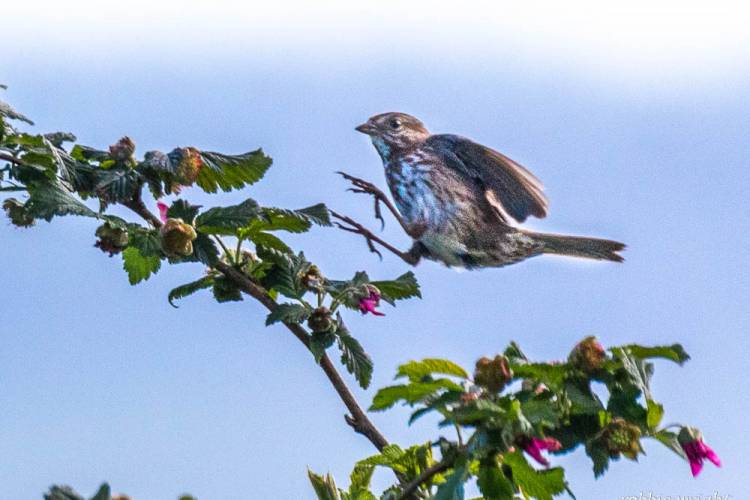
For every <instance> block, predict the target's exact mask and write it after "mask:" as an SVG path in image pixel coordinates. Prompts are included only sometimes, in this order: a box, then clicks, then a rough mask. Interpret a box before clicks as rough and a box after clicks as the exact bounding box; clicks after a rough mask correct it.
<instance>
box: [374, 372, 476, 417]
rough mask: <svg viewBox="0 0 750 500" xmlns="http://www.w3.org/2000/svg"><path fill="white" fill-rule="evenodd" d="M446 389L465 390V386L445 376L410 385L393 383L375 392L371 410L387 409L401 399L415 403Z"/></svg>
mask: <svg viewBox="0 0 750 500" xmlns="http://www.w3.org/2000/svg"><path fill="white" fill-rule="evenodd" d="M444 389H447V390H449V391H456V392H463V388H462V387H461V386H460V385H458V384H456V383H455V382H453V381H452V380H449V379H445V378H443V379H437V380H432V381H429V382H421V383H411V384H408V385H392V386H389V387H384V388H382V389H380V390H379V391H378V392H377V393H376V394H375V397H374V398H373V400H372V405H371V406H370V410H372V411H378V410H385V409H388V408H390V407H391V406H393V405H395V404H396V403H398V402H399V401H401V400H403V401H405V402H406V403H409V404H414V403H417V402H419V401H422V400H424V399H425V398H427V397H428V396H432V395H434V394H435V393H437V392H439V391H442V390H444Z"/></svg>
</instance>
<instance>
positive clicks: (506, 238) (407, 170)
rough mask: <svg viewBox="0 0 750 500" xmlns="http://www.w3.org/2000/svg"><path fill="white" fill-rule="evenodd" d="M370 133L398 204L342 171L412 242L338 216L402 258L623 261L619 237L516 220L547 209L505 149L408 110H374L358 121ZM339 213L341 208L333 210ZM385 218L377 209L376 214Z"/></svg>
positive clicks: (536, 184) (536, 185) (455, 262)
mask: <svg viewBox="0 0 750 500" xmlns="http://www.w3.org/2000/svg"><path fill="white" fill-rule="evenodd" d="M356 130H357V131H358V132H361V133H363V134H366V135H368V136H369V137H370V139H371V140H372V144H373V145H374V146H375V149H376V150H377V152H378V154H379V155H380V158H381V159H382V161H383V167H384V168H385V177H386V180H387V183H388V187H389V188H390V191H391V195H392V196H393V201H394V202H395V206H394V205H393V204H392V203H390V201H389V200H388V199H387V197H386V196H385V195H384V194H383V193H382V192H380V191H379V190H378V189H377V188H376V187H375V186H374V185H372V184H371V183H368V182H366V181H362V180H361V179H357V178H355V177H351V176H348V175H346V174H343V175H344V176H345V177H346V178H347V179H349V180H350V181H352V182H353V183H354V185H355V187H356V189H354V191H357V192H367V193H370V194H373V195H375V197H376V203H375V204H376V215H378V216H380V213H379V205H378V202H379V201H382V202H384V203H385V205H386V206H387V207H388V208H389V209H390V210H391V212H393V215H394V216H395V217H396V219H397V220H398V221H399V223H400V224H401V226H402V227H403V228H404V230H405V231H406V233H407V234H408V235H409V236H410V237H411V238H412V239H413V241H414V243H413V245H412V247H411V249H410V250H408V251H407V252H401V251H399V250H398V249H396V248H394V247H392V246H391V245H389V244H387V243H385V242H383V241H382V240H381V239H379V238H377V237H375V236H374V235H372V233H370V232H369V231H367V230H365V229H364V228H363V227H362V226H361V225H359V224H356V223H354V221H352V220H351V219H349V218H348V217H346V218H343V217H342V216H339V218H340V219H342V220H344V219H346V220H344V222H347V223H349V224H350V225H353V226H354V228H351V227H350V228H345V229H348V230H350V231H352V232H358V233H360V234H363V235H364V236H365V237H366V238H367V240H368V244H369V245H370V248H371V249H372V250H374V248H373V244H372V241H376V242H377V243H379V244H381V245H383V246H385V247H386V248H387V249H388V250H390V251H392V252H394V253H396V254H397V255H399V256H400V257H401V258H403V259H404V260H405V261H406V262H408V263H410V264H412V265H416V264H417V263H418V262H419V261H420V260H421V259H422V258H426V259H430V260H434V261H438V262H441V263H443V264H445V265H447V266H449V267H461V268H466V269H477V268H484V267H501V266H505V265H508V264H513V263H516V262H520V261H522V260H524V259H527V258H529V257H534V256H537V255H544V254H555V255H565V256H570V257H581V258H586V259H598V260H608V261H613V262H622V261H623V258H622V256H620V255H619V254H618V253H617V252H619V251H621V250H623V249H624V248H625V245H624V244H623V243H619V242H617V241H612V240H607V239H599V238H587V237H579V236H567V235H560V234H548V233H540V232H535V231H530V230H527V229H523V228H521V227H518V226H517V225H516V223H522V222H524V221H525V220H526V219H527V218H528V217H530V216H532V217H538V218H543V217H545V216H546V215H547V208H548V202H547V198H546V196H545V195H544V193H543V186H542V183H541V182H540V181H539V179H537V178H536V177H535V176H534V175H533V174H532V173H531V172H529V171H528V170H527V169H526V168H524V167H523V166H521V165H519V164H518V163H517V162H515V161H513V160H511V159H510V158H508V157H507V156H505V155H503V154H501V153H499V152H497V151H495V150H493V149H491V148H489V147H487V146H483V145H481V144H478V143H476V142H474V141H472V140H470V139H467V138H465V137H461V136H458V135H453V134H431V133H430V132H429V130H427V128H426V127H425V126H424V124H423V123H422V122H421V121H419V120H418V119H417V118H415V117H413V116H411V115H408V114H406V113H383V114H379V115H375V116H373V117H372V118H370V119H369V120H367V122H366V123H363V124H362V125H360V126H358V127H356ZM336 215H338V214H336ZM380 218H381V220H382V217H380Z"/></svg>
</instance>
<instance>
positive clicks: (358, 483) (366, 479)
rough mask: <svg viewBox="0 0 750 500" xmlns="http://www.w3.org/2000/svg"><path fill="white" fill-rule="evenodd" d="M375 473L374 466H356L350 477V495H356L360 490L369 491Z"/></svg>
mask: <svg viewBox="0 0 750 500" xmlns="http://www.w3.org/2000/svg"><path fill="white" fill-rule="evenodd" d="M373 472H375V467H374V466H372V465H360V464H357V465H355V466H354V469H353V470H352V473H351V475H350V476H349V493H350V494H352V495H354V494H355V493H356V492H358V491H360V490H367V489H368V488H369V487H370V481H371V480H372V474H373Z"/></svg>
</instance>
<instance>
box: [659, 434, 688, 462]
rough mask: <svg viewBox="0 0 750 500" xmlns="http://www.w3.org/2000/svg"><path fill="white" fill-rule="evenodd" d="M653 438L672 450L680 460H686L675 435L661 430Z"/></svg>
mask: <svg viewBox="0 0 750 500" xmlns="http://www.w3.org/2000/svg"><path fill="white" fill-rule="evenodd" d="M653 437H654V438H655V439H656V440H657V441H659V442H660V443H661V444H663V445H664V446H666V447H667V448H669V449H670V450H672V451H673V452H675V453H676V454H677V456H679V457H680V458H682V459H683V460H687V455H686V454H685V450H683V449H682V446H681V445H680V442H679V441H678V440H677V434H676V433H674V432H671V431H668V430H661V431H659V432H657V433H655V434H654V435H653Z"/></svg>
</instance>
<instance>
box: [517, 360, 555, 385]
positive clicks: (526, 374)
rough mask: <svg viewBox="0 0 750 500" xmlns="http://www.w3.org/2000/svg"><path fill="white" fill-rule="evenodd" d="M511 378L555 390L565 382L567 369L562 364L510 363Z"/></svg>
mask: <svg viewBox="0 0 750 500" xmlns="http://www.w3.org/2000/svg"><path fill="white" fill-rule="evenodd" d="M510 366H511V369H512V370H513V377H514V378H516V379H531V380H534V381H536V382H541V383H543V384H545V385H547V386H548V387H550V388H557V387H560V385H561V384H562V383H563V380H565V375H566V373H567V367H566V365H564V364H559V365H553V364H549V363H525V362H521V363H518V362H513V361H511V364H510Z"/></svg>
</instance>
